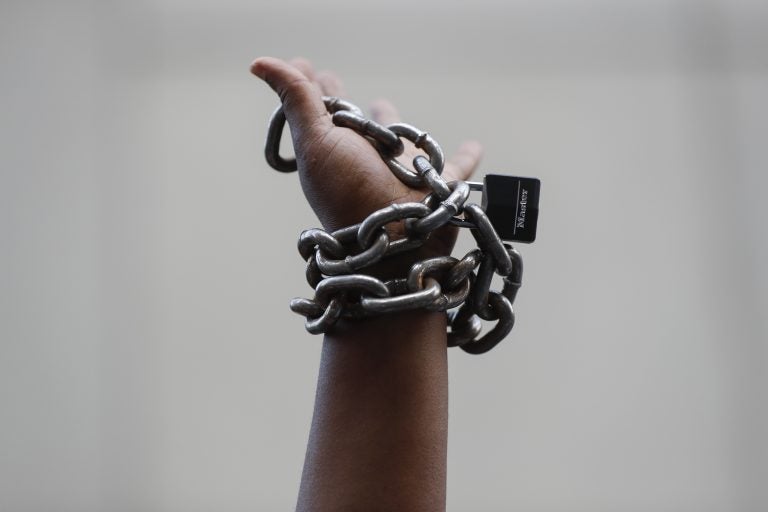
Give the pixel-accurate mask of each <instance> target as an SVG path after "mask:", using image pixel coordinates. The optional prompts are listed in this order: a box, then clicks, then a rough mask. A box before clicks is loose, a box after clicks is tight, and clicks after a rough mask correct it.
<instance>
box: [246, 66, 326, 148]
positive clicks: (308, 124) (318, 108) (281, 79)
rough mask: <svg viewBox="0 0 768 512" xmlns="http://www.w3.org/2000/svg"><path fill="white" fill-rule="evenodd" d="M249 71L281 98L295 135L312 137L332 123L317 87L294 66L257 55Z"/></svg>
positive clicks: (304, 137) (323, 131)
mask: <svg viewBox="0 0 768 512" xmlns="http://www.w3.org/2000/svg"><path fill="white" fill-rule="evenodd" d="M251 73H253V74H254V75H256V76H257V77H259V78H261V79H262V80H264V81H265V82H267V84H268V85H269V86H270V87H271V88H272V90H274V91H275V92H276V93H277V95H278V96H279V97H280V101H281V102H282V104H283V110H284V111H285V117H286V119H287V120H288V123H289V124H290V126H291V133H292V134H293V135H294V137H299V138H301V139H307V138H308V139H310V140H312V139H315V138H316V137H318V136H320V135H322V134H324V133H325V132H327V131H328V130H329V129H330V128H331V127H332V126H333V124H332V123H331V117H330V116H329V115H328V112H327V111H326V109H325V104H324V103H323V99H322V97H321V96H320V90H319V89H318V88H317V87H316V86H315V85H314V84H313V83H312V82H311V81H310V80H309V78H307V77H306V75H304V74H303V73H302V72H301V71H299V70H298V69H297V68H295V67H294V66H291V65H290V64H288V63H287V62H285V61H282V60H280V59H275V58H272V57H260V58H258V59H256V60H255V61H253V64H251Z"/></svg>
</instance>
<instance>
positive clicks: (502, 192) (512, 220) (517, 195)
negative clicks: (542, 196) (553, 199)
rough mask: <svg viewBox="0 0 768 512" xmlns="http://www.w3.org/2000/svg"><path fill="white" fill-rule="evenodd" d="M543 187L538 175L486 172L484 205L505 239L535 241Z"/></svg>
mask: <svg viewBox="0 0 768 512" xmlns="http://www.w3.org/2000/svg"><path fill="white" fill-rule="evenodd" d="M540 188H541V182H540V181H539V180H538V179H536V178H522V177H519V176H507V175H504V174H486V175H485V178H484V179H483V202H482V207H483V210H485V213H486V215H488V219H489V220H490V221H491V224H493V227H494V228H495V229H496V232H497V233H498V234H499V237H500V238H501V239H502V240H507V241H510V242H524V243H531V242H533V241H534V240H536V224H537V222H538V220H539V189H540Z"/></svg>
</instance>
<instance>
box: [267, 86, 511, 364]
mask: <svg viewBox="0 0 768 512" xmlns="http://www.w3.org/2000/svg"><path fill="white" fill-rule="evenodd" d="M323 102H324V103H325V106H326V109H327V110H328V113H329V114H331V116H332V119H333V122H334V124H336V125H337V126H341V127H345V128H350V129H352V130H354V131H355V132H356V133H358V134H359V135H361V136H362V137H365V138H366V139H367V140H368V141H369V142H370V143H371V145H373V147H375V148H376V150H377V151H378V152H379V154H380V155H381V157H382V159H383V160H384V162H385V163H386V164H387V166H388V167H389V168H390V170H391V171H392V173H393V174H394V175H395V176H396V177H397V178H398V179H400V181H402V182H403V183H405V184H406V185H408V186H409V187H414V188H416V187H424V186H426V187H429V189H430V190H431V192H430V193H428V194H427V195H426V196H425V197H424V199H423V200H422V202H419V203H417V202H409V203H397V204H392V205H389V206H387V207H385V208H381V209H379V210H376V211H375V212H373V213H371V214H370V215H368V217H367V218H366V219H365V220H364V221H363V222H361V223H359V224H355V225H353V226H348V227H346V228H342V229H339V230H337V231H334V232H330V233H329V232H328V231H325V230H323V229H319V228H313V229H308V230H306V231H304V232H302V233H301V235H300V236H299V242H298V249H299V254H300V255H301V257H302V258H304V260H305V261H307V270H306V278H307V282H308V283H309V285H310V286H311V287H312V288H313V289H314V290H315V296H314V298H312V299H304V298H296V299H293V300H292V301H291V304H290V307H291V310H292V311H293V312H295V313H298V314H300V315H303V316H304V317H305V318H306V322H305V327H306V329H307V331H309V332H310V333H312V334H319V333H323V332H327V331H329V330H330V329H331V328H333V326H334V324H335V323H336V322H337V321H338V320H339V319H340V318H352V319H355V318H364V317H369V316H373V315H380V314H383V313H391V312H396V311H406V310H413V309H425V310H430V311H447V312H448V329H449V331H448V345H449V346H459V347H461V348H462V350H464V351H465V352H468V353H470V354H482V353H484V352H487V351H489V350H490V349H492V348H493V347H495V346H496V345H497V344H498V343H499V342H500V341H501V340H502V339H504V337H506V336H507V334H509V332H510V331H511V330H512V327H513V326H514V323H515V314H514V312H513V310H512V304H513V302H514V301H515V296H516V295H517V290H518V289H519V288H520V285H521V283H522V275H523V260H522V257H521V256H520V253H518V252H517V251H516V250H515V249H514V248H512V246H510V245H509V244H505V243H504V242H502V241H501V239H500V238H499V235H498V234H497V233H496V231H495V230H494V228H493V226H492V224H491V222H490V221H489V220H488V217H487V215H486V214H485V212H484V211H483V209H482V208H481V207H480V206H479V205H477V204H474V203H467V199H468V198H469V192H470V185H469V184H468V183H466V182H464V181H460V180H457V181H452V182H450V183H447V182H446V181H445V180H444V179H443V178H442V176H441V174H442V171H443V165H444V162H445V158H444V156H443V151H442V149H441V148H440V145H439V144H438V143H437V141H435V139H433V138H432V137H431V136H430V135H429V134H428V133H426V132H422V131H421V130H419V129H418V128H415V127H413V126H411V125H408V124H405V123H395V124H391V125H389V126H383V125H381V124H379V123H376V122H374V121H372V120H370V119H367V118H365V117H364V115H363V112H362V111H361V110H360V109H359V108H358V107H357V106H355V105H353V104H352V103H349V102H348V101H345V100H342V99H340V98H335V97H323ZM285 123H286V119H285V114H284V112H283V107H282V105H281V106H280V107H278V108H277V110H275V112H274V114H273V115H272V118H271V119H270V122H269V129H268V131H267V141H266V148H265V155H266V159H267V162H268V163H269V165H270V166H272V167H273V168H274V169H276V170H278V171H281V172H292V171H295V170H296V168H297V167H296V160H295V159H285V158H283V157H281V156H280V139H281V137H282V133H283V129H284V126H285ZM401 139H406V140H408V141H410V142H412V143H413V144H414V145H415V146H416V147H417V148H419V149H421V150H423V151H424V152H425V153H426V154H427V156H428V158H425V157H424V156H421V155H419V156H417V157H416V158H415V159H414V160H413V170H410V169H408V168H407V167H405V166H404V165H403V164H401V163H400V162H398V161H397V159H396V158H397V157H398V156H399V155H401V154H402V153H403V151H404V145H403V141H402V140H401ZM473 188H474V187H473ZM460 215H463V218H461V217H459V216H460ZM394 222H403V223H404V226H405V233H406V236H405V238H402V239H399V240H390V238H389V234H388V233H387V230H386V226H387V225H389V224H390V223H394ZM449 223H450V224H453V225H458V226H463V227H469V228H470V229H471V232H472V235H473V236H474V238H475V240H476V241H477V245H478V248H477V249H474V250H472V251H470V252H468V253H467V254H466V255H465V256H464V257H463V258H461V259H460V260H459V259H456V258H453V257H451V256H440V257H436V258H427V259H424V260H421V261H418V262H416V263H414V264H413V265H412V266H411V268H410V270H409V272H408V275H407V276H406V277H405V278H402V279H393V280H389V281H382V280H380V279H378V278H376V277H373V276H371V275H368V274H365V273H361V271H363V270H365V269H367V268H370V267H371V266H372V265H374V264H376V263H378V262H380V261H381V260H382V259H384V258H387V257H389V256H392V255H394V254H399V253H403V252H408V251H413V250H415V249H418V248H419V247H421V246H422V245H423V244H424V243H425V242H426V240H428V239H429V236H430V235H431V234H432V233H433V232H434V231H435V230H437V229H439V228H441V227H443V226H445V225H446V224H449ZM494 274H498V275H500V276H502V278H503V283H504V285H503V288H502V290H501V291H500V292H495V291H491V289H490V288H491V282H492V279H493V276H494ZM481 319H482V320H486V321H496V324H495V325H494V326H493V328H492V329H490V330H489V331H488V332H487V333H485V334H483V335H482V336H481V331H482V322H481Z"/></svg>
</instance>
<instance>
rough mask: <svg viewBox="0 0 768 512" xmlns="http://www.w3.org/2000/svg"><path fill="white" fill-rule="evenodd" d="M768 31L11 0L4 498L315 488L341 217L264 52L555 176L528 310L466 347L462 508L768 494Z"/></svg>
mask: <svg viewBox="0 0 768 512" xmlns="http://www.w3.org/2000/svg"><path fill="white" fill-rule="evenodd" d="M767 34H768V8H767V7H766V4H765V2H743V1H724V0H723V1H666V2H659V1H655V0H653V1H641V0H636V1H629V2H617V1H607V0H606V1H595V0H588V1H581V2H567V1H560V2H551V1H546V2H544V1H537V2H534V1H526V2H522V1H512V2H501V1H491V0H477V1H473V2H471V3H469V4H460V3H458V2H439V3H438V2H436V1H433V2H422V3H419V4H416V3H414V2H405V1H402V0H396V1H387V2H378V3H363V2H353V1H351V0H336V1H332V2H324V3H323V4H322V5H321V4H319V3H314V2H311V1H309V0H302V1H298V0H297V1H286V2H282V3H280V4H277V3H267V2H259V1H244V0H224V1H217V2H213V1H209V2H204V1H181V0H156V1H147V0H144V1H132V2H111V1H96V0H93V1H84V0H83V1H70V2H63V1H50V2H45V1H42V2H41V1H20V0H19V1H9V0H3V2H2V4H0V65H1V67H0V147H1V148H2V151H0V170H1V172H2V178H1V179H2V181H1V182H0V236H1V237H2V238H0V243H1V247H0V249H1V252H0V263H1V265H0V342H1V343H0V510H2V511H3V512H6V511H8V512H15V511H70V510H71V511H83V512H85V511H155V510H157V511H210V510H219V511H241V510H242V511H245V510H264V511H272V510H286V509H291V508H292V507H293V505H294V500H295V495H296V491H297V488H298V480H299V475H300V470H301V465H302V460H303V455H304V449H305V443H306V436H307V433H308V429H309V420H310V415H311V409H312V401H313V395H314V385H315V378H316V375H317V363H318V355H319V347H320V339H319V338H317V337H311V336H309V335H308V334H306V333H305V332H304V329H303V326H302V322H301V320H300V319H299V318H298V317H295V316H294V315H293V314H291V313H290V312H289V311H288V308H287V302H288V300H289V299H290V298H291V297H293V296H296V295H306V294H307V293H308V291H309V289H308V287H307V285H306V283H305V282H304V280H303V277H302V269H303V265H302V262H301V260H300V258H299V256H298V254H296V252H295V240H296V237H297V235H298V233H299V231H300V230H301V229H303V228H306V227H310V226H313V225H316V224H317V223H316V220H315V219H314V217H313V215H312V213H311V211H310V210H309V209H308V207H307V206H306V205H305V204H304V201H303V199H302V197H301V194H300V188H299V184H298V180H297V179H296V176H285V175H280V174H278V173H276V172H273V171H271V170H269V169H268V167H267V166H266V164H265V163H264V160H263V156H262V140H263V138H264V135H265V127H266V119H267V117H268V115H269V114H270V113H271V111H272V109H273V108H274V107H275V105H276V103H277V99H276V97H275V96H274V95H273V94H272V93H271V91H269V90H268V89H267V88H266V87H265V86H264V85H263V84H261V83H260V82H258V81H257V80H256V79H255V78H253V77H251V76H249V75H248V72H247V68H248V65H249V63H250V61H251V59H252V58H254V57H256V56H259V55H276V56H282V57H292V56H296V55H303V56H306V57H308V58H310V59H313V60H314V61H315V62H316V63H317V65H318V66H319V67H326V68H332V69H334V70H337V71H338V72H339V73H341V74H342V75H343V76H344V77H345V80H346V83H347V86H348V89H349V91H350V99H352V100H354V101H355V102H357V103H359V104H361V105H365V104H367V103H368V102H369V101H371V100H372V99H374V98H376V97H378V96H386V97H389V98H391V99H393V100H394V101H395V102H396V103H397V104H398V105H399V107H400V109H401V111H402V112H403V114H404V118H405V120H407V121H408V122H411V123H413V124H415V125H417V126H419V127H422V128H424V129H428V130H429V131H430V132H431V133H433V135H435V137H437V139H438V140H440V141H441V142H442V143H443V146H444V147H445V148H446V150H447V151H448V152H449V153H450V151H452V150H453V149H455V148H456V146H457V145H458V143H459V142H460V141H461V140H462V139H463V138H467V137H473V138H477V139H479V140H481V141H483V142H484V144H485V146H486V150H487V157H486V159H485V162H484V165H483V169H485V170H493V171H503V172H511V173H517V174H522V175H533V176H538V177H540V178H541V180H542V182H543V189H542V203H541V208H542V213H541V218H540V225H539V240H538V241H537V242H536V243H535V244H534V245H531V246H523V245H521V246H519V249H520V250H521V252H522V253H523V256H524V258H525V264H526V274H525V286H524V288H523V289H522V291H521V293H520V296H519V299H518V302H517V304H516V311H517V314H518V323H517V325H516V327H515V330H514V332H513V335H512V336H510V338H509V339H507V340H506V341H504V343H503V344H502V345H501V346H499V347H498V348H497V349H496V350H494V351H493V352H492V353H490V354H488V355H486V356H481V357H472V356H468V355H465V354H463V353H461V352H460V351H456V350H451V351H450V375H451V381H450V449H449V477H448V505H449V509H450V510H456V511H463V510H472V511H497V510H527V511H569V512H572V511H697V512H698V511H763V510H766V509H768V491H767V490H766V485H765V484H766V482H767V481H768V433H767V432H768V403H767V402H766V389H768V372H766V370H767V369H768V351H767V350H766V338H767V335H768V323H767V322H766V315H765V311H766V307H768V270H766V265H765V262H766V261H768V236H766V234H767V230H766V227H765V220H766V218H767V217H768V207H766V203H765V201H764V200H763V197H762V196H763V195H764V194H765V190H766V186H767V185H768V179H767V178H766V163H768V155H767V154H766V151H767V150H766V133H768V121H766V120H767V119H768V95H767V94H766V91H768V59H766V50H767V49H768V35H767ZM468 247H469V241H468V240H467V239H466V238H464V239H463V240H462V242H461V243H460V246H459V248H458V249H457V252H461V251H462V250H464V249H466V248H468Z"/></svg>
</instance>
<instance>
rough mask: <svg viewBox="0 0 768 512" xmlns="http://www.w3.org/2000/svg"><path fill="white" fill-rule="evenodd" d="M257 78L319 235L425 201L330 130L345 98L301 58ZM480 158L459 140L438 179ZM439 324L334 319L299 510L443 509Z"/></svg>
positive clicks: (351, 139)
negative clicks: (330, 101)
mask: <svg viewBox="0 0 768 512" xmlns="http://www.w3.org/2000/svg"><path fill="white" fill-rule="evenodd" d="M252 71H253V72H254V74H256V75H257V76H259V77H260V78H262V79H264V80H265V81H266V82H267V83H268V84H269V85H270V86H271V87H272V88H273V89H274V90H275V92H277V94H278V95H279V96H280V98H281V100H282V102H283V106H284V110H285V114H286V117H287V119H288V122H289V125H290V127H291V134H292V137H293V143H294V148H295V151H296V156H297V162H298V168H299V176H300V179H301V184H302V188H303V190H304V193H305V195H306V197H307V199H308V201H309V202H310V204H311V205H312V207H313V209H314V210H315V212H316V213H317V215H318V217H319V219H320V221H321V222H322V224H323V226H324V227H325V228H326V229H328V230H334V229H338V228H340V227H343V226H347V225H350V224H355V223H357V222H360V221H361V220H362V219H363V218H365V216H367V215H368V214H369V213H371V212H372V211H374V210H377V209H379V208H382V207H384V206H387V205H388V204H391V203H395V202H405V201H419V200H421V198H422V197H423V195H424V193H425V191H424V190H417V189H411V188H409V187H407V186H405V185H403V184H402V183H401V182H400V181H399V180H398V179H397V178H396V177H395V176H393V175H392V173H391V172H390V171H389V169H388V167H387V166H386V165H385V164H384V162H383V161H382V160H381V157H380V156H379V154H378V152H377V151H376V150H375V149H374V148H373V147H372V146H371V145H370V143H369V142H368V141H366V140H365V139H364V138H362V137H361V136H359V135H357V134H356V133H354V132H353V131H352V130H349V129H346V128H340V127H336V126H334V125H333V123H332V122H331V118H330V116H329V115H328V114H327V112H326V110H325V106H324V105H323V102H322V100H321V94H326V95H331V96H337V95H341V91H342V86H341V84H340V82H339V81H338V79H337V78H335V77H334V76H333V75H330V74H316V73H315V72H314V70H313V69H312V67H311V65H310V64H309V63H307V62H306V61H296V62H294V65H289V64H287V63H285V62H283V61H279V60H277V59H271V58H262V59H258V60H257V61H256V62H254V64H253V66H252ZM372 114H373V117H374V120H376V121H379V122H382V123H384V124H388V123H391V122H395V121H397V113H396V111H395V110H394V107H392V105H391V104H389V103H388V102H382V101H380V102H378V103H377V104H376V106H375V108H374V109H373V112H372ZM480 153H481V150H480V147H479V145H478V144H477V143H466V144H464V145H463V146H462V147H461V148H460V150H459V151H458V153H457V154H456V156H455V157H454V158H453V159H451V160H450V161H449V162H447V163H446V166H445V171H444V173H443V176H444V177H445V178H446V179H447V180H451V179H466V178H467V177H468V176H469V175H470V174H471V173H472V171H473V170H474V168H475V167H476V165H477V163H478V161H479V158H480ZM406 154H407V155H408V156H410V157H412V156H413V155H415V154H416V152H415V150H414V149H413V148H412V147H411V148H409V149H408V151H407V153H406ZM408 163H409V162H408ZM394 229H395V231H397V228H394ZM393 235H394V236H396V235H397V233H396V232H395V233H394V234H393ZM455 235H456V233H455V230H453V229H450V228H445V229H441V230H440V231H438V232H436V233H435V235H434V236H433V238H432V240H431V241H430V243H429V244H428V246H427V247H425V248H424V249H423V251H426V252H428V253H431V254H433V255H437V254H448V253H449V252H450V250H451V248H452V246H453V243H454V241H455ZM402 264H403V260H400V262H399V263H398V262H395V263H394V264H393V265H392V266H389V267H385V268H383V269H382V270H381V271H382V272H384V273H387V272H393V271H395V269H398V268H399V267H400V266H402ZM405 264H407V261H406V262H405ZM445 322H446V319H445V314H444V313H435V312H425V311H420V312H407V313H398V314H391V315H386V316H382V317H378V318H374V319H369V320H365V321H357V322H341V323H340V324H339V325H337V327H336V328H335V329H334V330H333V332H332V333H330V334H328V335H326V336H325V339H324V341H323V349H322V359H321V365H320V374H319V379H318V388H317V396H316V401H315V413H314V418H313V421H312V428H311V432H310V439H309V445H308V449H307V456H306V460H305V466H304V472H303V476H302V483H301V488H300V493H299V501H298V506H297V509H298V510H302V511H303V510H313V511H315V510H317V511H322V510H334V511H338V510H403V511H408V510H419V511H430V510H443V509H444V507H445V475H446V471H445V464H446V443H447V420H448V417H447V357H446V334H445V328H446V326H445Z"/></svg>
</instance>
